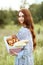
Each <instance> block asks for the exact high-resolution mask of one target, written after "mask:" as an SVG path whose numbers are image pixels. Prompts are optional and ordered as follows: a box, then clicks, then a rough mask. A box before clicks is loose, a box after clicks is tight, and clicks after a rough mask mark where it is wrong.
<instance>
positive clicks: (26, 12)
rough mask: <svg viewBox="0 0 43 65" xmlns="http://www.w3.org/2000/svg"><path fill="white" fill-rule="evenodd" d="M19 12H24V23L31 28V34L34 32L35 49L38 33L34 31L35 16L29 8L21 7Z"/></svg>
mask: <svg viewBox="0 0 43 65" xmlns="http://www.w3.org/2000/svg"><path fill="white" fill-rule="evenodd" d="M19 12H22V13H23V14H24V23H23V24H25V25H26V27H27V28H28V29H30V31H31V34H32V39H33V48H34V49H35V47H36V35H35V32H34V23H33V18H32V15H31V13H30V11H29V10H28V9H21V10H20V11H19Z"/></svg>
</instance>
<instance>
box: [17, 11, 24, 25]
mask: <svg viewBox="0 0 43 65" xmlns="http://www.w3.org/2000/svg"><path fill="white" fill-rule="evenodd" d="M18 16H19V17H18V20H19V22H20V24H23V22H24V14H23V13H22V12H19V15H18Z"/></svg>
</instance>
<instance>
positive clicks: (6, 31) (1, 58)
mask: <svg viewBox="0 0 43 65" xmlns="http://www.w3.org/2000/svg"><path fill="white" fill-rule="evenodd" d="M19 28H20V26H17V25H6V26H5V28H3V29H1V28H0V65H13V64H14V61H15V56H11V55H9V54H8V53H7V51H6V47H5V43H4V36H8V35H12V34H17V32H18V30H19ZM35 32H36V39H37V47H36V50H35V51H34V63H35V65H43V27H42V26H41V25H37V24H36V25H35Z"/></svg>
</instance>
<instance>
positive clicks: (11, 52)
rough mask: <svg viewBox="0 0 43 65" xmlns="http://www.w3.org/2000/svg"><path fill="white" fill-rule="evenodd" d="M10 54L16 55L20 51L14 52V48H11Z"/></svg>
mask: <svg viewBox="0 0 43 65" xmlns="http://www.w3.org/2000/svg"><path fill="white" fill-rule="evenodd" d="M10 54H11V55H15V56H17V55H18V53H16V52H14V49H10Z"/></svg>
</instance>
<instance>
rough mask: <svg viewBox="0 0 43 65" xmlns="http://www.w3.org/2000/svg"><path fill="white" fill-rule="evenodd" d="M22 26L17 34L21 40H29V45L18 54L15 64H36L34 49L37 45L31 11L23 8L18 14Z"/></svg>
mask: <svg viewBox="0 0 43 65" xmlns="http://www.w3.org/2000/svg"><path fill="white" fill-rule="evenodd" d="M18 21H19V23H20V25H21V28H20V30H19V32H18V34H17V37H18V39H19V40H26V39H27V40H29V42H28V43H27V45H26V46H25V47H23V49H22V50H21V51H20V52H19V53H18V54H15V55H16V61H15V65H34V60H33V50H34V49H35V47H36V41H35V33H34V24H33V19H32V16H31V13H30V11H29V10H27V9H21V10H20V11H19V14H18Z"/></svg>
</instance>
